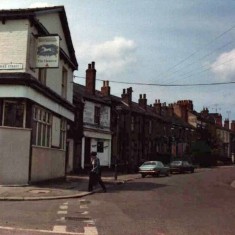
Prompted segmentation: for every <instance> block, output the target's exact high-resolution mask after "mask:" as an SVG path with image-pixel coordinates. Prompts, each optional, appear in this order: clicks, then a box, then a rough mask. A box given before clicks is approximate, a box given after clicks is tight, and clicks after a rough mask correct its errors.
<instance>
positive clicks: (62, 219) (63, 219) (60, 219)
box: [56, 217, 65, 222]
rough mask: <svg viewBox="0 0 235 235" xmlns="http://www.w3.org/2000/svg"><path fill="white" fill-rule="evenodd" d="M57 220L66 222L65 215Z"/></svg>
mask: <svg viewBox="0 0 235 235" xmlns="http://www.w3.org/2000/svg"><path fill="white" fill-rule="evenodd" d="M56 221H60V222H65V217H61V218H59V219H57V220H56Z"/></svg>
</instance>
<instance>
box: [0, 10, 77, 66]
mask: <svg viewBox="0 0 235 235" xmlns="http://www.w3.org/2000/svg"><path fill="white" fill-rule="evenodd" d="M55 12H57V13H59V16H60V20H61V24H62V28H63V31H64V35H65V40H66V44H67V46H68V50H69V54H70V58H71V60H72V64H73V67H74V69H78V62H77V59H76V56H75V51H74V47H73V43H72V38H71V34H70V29H69V25H68V21H67V16H66V12H65V8H64V6H53V7H39V8H26V9H8V10H0V20H1V21H2V22H5V21H6V20H8V19H30V20H31V21H32V22H33V23H34V24H35V25H36V26H37V27H38V28H39V29H40V31H41V32H44V33H45V35H47V34H49V32H48V31H47V30H46V28H45V27H44V25H42V24H41V23H40V22H39V21H38V20H37V19H36V17H37V16H38V15H44V14H50V13H55Z"/></svg>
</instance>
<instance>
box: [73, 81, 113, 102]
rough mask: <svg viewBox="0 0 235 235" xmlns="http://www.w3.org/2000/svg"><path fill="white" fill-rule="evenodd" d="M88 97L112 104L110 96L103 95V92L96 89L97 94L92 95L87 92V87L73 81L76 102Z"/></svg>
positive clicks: (88, 98)
mask: <svg viewBox="0 0 235 235" xmlns="http://www.w3.org/2000/svg"><path fill="white" fill-rule="evenodd" d="M84 98H85V99H87V100H90V101H95V102H98V103H103V104H107V105H110V99H109V98H108V97H104V96H102V94H101V92H99V91H95V94H94V95H92V94H90V93H88V92H86V87H85V86H83V85H80V84H78V83H73V99H74V101H75V103H76V102H81V101H82V99H84Z"/></svg>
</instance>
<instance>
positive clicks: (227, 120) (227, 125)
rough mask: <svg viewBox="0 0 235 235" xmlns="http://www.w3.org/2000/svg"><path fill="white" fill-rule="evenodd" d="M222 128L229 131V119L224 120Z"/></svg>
mask: <svg viewBox="0 0 235 235" xmlns="http://www.w3.org/2000/svg"><path fill="white" fill-rule="evenodd" d="M224 128H226V129H228V130H229V119H227V118H226V119H225V120H224Z"/></svg>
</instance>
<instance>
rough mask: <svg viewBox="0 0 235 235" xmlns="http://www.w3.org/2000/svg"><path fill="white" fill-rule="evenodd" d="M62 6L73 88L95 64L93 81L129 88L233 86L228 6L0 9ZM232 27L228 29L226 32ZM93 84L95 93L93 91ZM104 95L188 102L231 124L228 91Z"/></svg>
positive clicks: (234, 45)
mask: <svg viewBox="0 0 235 235" xmlns="http://www.w3.org/2000/svg"><path fill="white" fill-rule="evenodd" d="M52 5H64V6H65V10H66V13H67V17H68V22H69V26H70V30H71V35H72V39H73V43H74V47H75V51H76V55H77V60H78V62H79V70H78V71H75V75H77V76H78V77H79V78H76V79H75V81H76V82H78V83H81V84H84V81H85V80H84V78H82V77H84V76H85V70H86V68H87V64H88V63H90V62H91V61H95V62H96V69H97V78H98V79H104V80H110V81H121V82H130V83H136V82H137V83H148V84H149V83H151V84H168V85H173V84H195V83H213V82H231V81H235V1H234V0H226V1H224V0H207V1H205V0H194V1H189V0H76V1H75V0H45V1H31V0H1V7H2V8H4V9H11V8H28V7H41V6H52ZM233 26H234V28H233ZM101 86H102V83H101V82H97V84H96V89H98V90H99V89H100V87H101ZM110 86H111V93H112V94H114V95H117V96H121V93H122V90H123V89H124V88H128V87H130V86H132V87H133V90H134V92H133V100H134V101H136V102H138V98H139V94H144V93H145V94H146V96H147V99H148V104H152V103H154V101H155V99H160V100H161V102H166V103H167V104H169V103H174V102H176V101H177V100H181V99H184V100H185V99H190V100H193V103H194V108H195V110H196V111H201V110H202V108H203V107H208V108H209V111H210V112H216V111H217V112H220V113H221V114H222V115H223V118H228V117H229V119H230V120H233V119H234V120H235V109H234V105H235V92H234V90H235V84H229V85H220V86H190V87H159V86H154V85H151V86H144V85H142V86H140V85H134V84H122V83H121V84H119V83H113V82H110Z"/></svg>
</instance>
